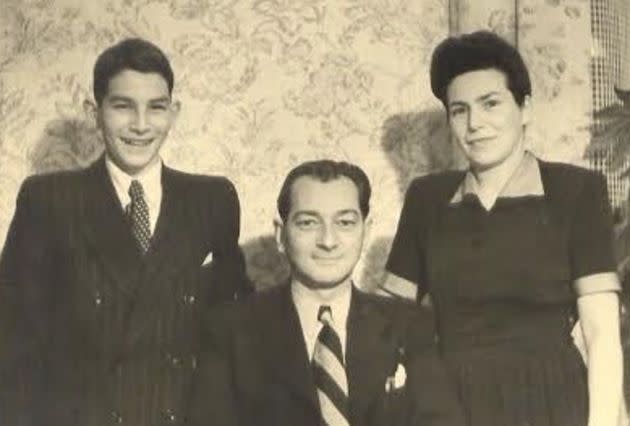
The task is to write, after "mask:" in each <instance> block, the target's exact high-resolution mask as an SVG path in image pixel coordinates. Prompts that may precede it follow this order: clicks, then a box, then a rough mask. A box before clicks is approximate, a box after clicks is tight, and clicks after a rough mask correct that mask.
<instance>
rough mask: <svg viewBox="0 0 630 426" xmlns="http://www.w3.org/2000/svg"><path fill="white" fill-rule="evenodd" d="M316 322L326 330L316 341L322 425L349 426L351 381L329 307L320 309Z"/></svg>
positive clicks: (314, 363) (315, 374) (315, 373)
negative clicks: (349, 384) (349, 383)
mask: <svg viewBox="0 0 630 426" xmlns="http://www.w3.org/2000/svg"><path fill="white" fill-rule="evenodd" d="M317 319H318V320H319V321H320V322H321V323H322V324H323V327H322V329H321V331H320V332H319V334H318V336H317V340H316V342H315V350H314V351H313V361H312V368H313V380H314V382H315V387H316V388H317V396H318V399H319V406H320V409H321V413H322V420H323V424H325V425H331V426H332V425H334V426H348V425H349V424H350V422H349V420H348V419H349V409H348V379H347V377H346V369H345V365H344V364H345V363H344V360H343V351H342V348H341V340H340V339H339V335H338V334H337V332H336V331H335V329H334V328H333V326H332V325H333V321H332V311H331V310H330V306H320V308H319V312H318V314H317Z"/></svg>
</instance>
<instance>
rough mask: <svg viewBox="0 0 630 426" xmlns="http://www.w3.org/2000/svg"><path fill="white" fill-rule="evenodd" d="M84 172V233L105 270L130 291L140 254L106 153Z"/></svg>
mask: <svg viewBox="0 0 630 426" xmlns="http://www.w3.org/2000/svg"><path fill="white" fill-rule="evenodd" d="M85 174H86V176H85V179H84V186H83V189H82V194H81V202H82V205H81V207H80V208H81V209H82V213H81V217H82V218H83V219H82V221H81V222H82V223H81V226H82V228H83V229H84V234H85V236H86V238H87V240H88V242H89V244H90V245H91V246H92V247H93V252H94V253H95V255H96V256H97V257H98V259H99V260H100V261H101V262H102V263H103V271H104V273H106V274H109V275H111V276H112V277H113V279H114V282H115V283H116V284H117V285H118V287H119V289H120V290H121V291H122V292H123V293H124V294H127V295H131V294H133V292H134V284H135V282H136V279H134V274H135V273H136V272H137V270H138V263H140V262H141V261H142V258H141V255H140V253H139V251H138V249H137V247H136V242H135V241H134V240H133V237H132V235H131V230H130V228H129V224H128V222H127V220H126V217H125V214H124V211H123V209H122V207H121V205H120V201H119V200H118V196H117V195H116V191H115V189H114V186H113V184H112V182H111V179H110V178H109V175H108V173H107V169H106V167H105V157H104V156H103V157H101V158H100V159H99V160H98V161H96V162H95V163H94V164H93V165H92V166H90V167H89V168H88V169H86V171H85Z"/></svg>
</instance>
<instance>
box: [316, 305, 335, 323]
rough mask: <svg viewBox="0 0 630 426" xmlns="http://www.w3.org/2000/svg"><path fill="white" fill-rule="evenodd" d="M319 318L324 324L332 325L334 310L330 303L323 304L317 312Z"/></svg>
mask: <svg viewBox="0 0 630 426" xmlns="http://www.w3.org/2000/svg"><path fill="white" fill-rule="evenodd" d="M317 320H318V321H319V322H321V323H322V324H325V325H329V326H332V324H333V321H332V310H331V309H330V306H328V305H321V306H320V307H319V311H318V312H317Z"/></svg>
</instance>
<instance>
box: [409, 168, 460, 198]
mask: <svg viewBox="0 0 630 426" xmlns="http://www.w3.org/2000/svg"><path fill="white" fill-rule="evenodd" d="M464 175H465V171H463V170H447V171H442V172H438V173H429V174H427V175H424V176H419V177H416V178H414V179H413V180H412V181H411V183H410V184H409V188H408V189H407V193H408V194H415V195H424V196H429V195H438V194H446V195H452V194H453V192H455V190H456V189H457V187H458V186H459V184H460V183H461V181H462V179H463V178H464Z"/></svg>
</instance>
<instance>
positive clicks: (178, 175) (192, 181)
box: [164, 166, 236, 194]
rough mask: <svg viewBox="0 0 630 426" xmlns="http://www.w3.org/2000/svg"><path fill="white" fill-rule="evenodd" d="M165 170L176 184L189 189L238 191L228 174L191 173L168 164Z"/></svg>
mask: <svg viewBox="0 0 630 426" xmlns="http://www.w3.org/2000/svg"><path fill="white" fill-rule="evenodd" d="M164 171H165V174H166V175H167V176H169V179H171V180H172V181H173V182H174V183H175V184H176V185H178V186H180V187H182V188H186V190H188V191H190V190H192V191H195V190H198V191H203V192H207V191H212V192H224V193H225V192H228V193H233V194H235V193H236V189H235V188H234V184H233V183H232V181H230V179H228V178H227V177H226V176H221V175H205V174H200V173H189V172H184V171H181V170H177V169H173V168H170V167H166V166H164Z"/></svg>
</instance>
